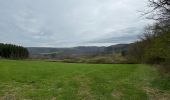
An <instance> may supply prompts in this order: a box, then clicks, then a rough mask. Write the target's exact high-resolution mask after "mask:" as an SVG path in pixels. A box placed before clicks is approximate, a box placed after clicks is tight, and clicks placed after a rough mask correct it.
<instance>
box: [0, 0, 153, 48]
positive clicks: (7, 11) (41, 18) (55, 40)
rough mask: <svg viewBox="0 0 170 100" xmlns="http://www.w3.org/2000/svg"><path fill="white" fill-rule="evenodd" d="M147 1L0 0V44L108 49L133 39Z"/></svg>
mask: <svg viewBox="0 0 170 100" xmlns="http://www.w3.org/2000/svg"><path fill="white" fill-rule="evenodd" d="M146 6H147V0H0V42H1V43H12V44H17V45H22V46H25V47H74V46H108V45H114V44H119V43H131V42H134V41H136V40H137V37H138V36H139V35H140V34H141V33H142V30H143V28H144V27H145V26H146V25H147V24H149V23H150V21H148V20H146V19H145V18H144V17H141V12H140V11H142V10H144V9H145V8H146Z"/></svg>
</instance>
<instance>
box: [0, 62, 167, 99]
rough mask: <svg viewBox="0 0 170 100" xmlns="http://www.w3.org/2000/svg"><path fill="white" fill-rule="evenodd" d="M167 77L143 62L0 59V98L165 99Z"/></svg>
mask: <svg viewBox="0 0 170 100" xmlns="http://www.w3.org/2000/svg"><path fill="white" fill-rule="evenodd" d="M168 99H170V78H169V77H168V76H166V75H162V74H161V73H160V72H158V70H157V69H156V68H155V67H152V66H149V65H144V64H76V63H61V62H47V61H15V60H0V100H168Z"/></svg>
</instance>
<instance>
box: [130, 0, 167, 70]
mask: <svg viewBox="0 0 170 100" xmlns="http://www.w3.org/2000/svg"><path fill="white" fill-rule="evenodd" d="M149 7H152V8H153V10H152V11H150V12H147V13H145V14H146V16H147V18H149V19H152V20H155V23H154V24H152V25H148V26H147V27H146V28H145V30H144V32H143V35H142V36H140V40H139V41H137V42H135V43H133V44H132V45H131V46H130V48H129V52H128V58H129V60H131V61H133V62H136V63H149V64H159V65H162V67H163V68H166V70H167V69H168V70H169V71H170V0H149Z"/></svg>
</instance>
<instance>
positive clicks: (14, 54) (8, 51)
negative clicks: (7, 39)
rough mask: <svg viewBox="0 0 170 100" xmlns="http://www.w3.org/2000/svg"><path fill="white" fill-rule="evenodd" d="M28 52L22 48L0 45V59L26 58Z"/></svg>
mask: <svg viewBox="0 0 170 100" xmlns="http://www.w3.org/2000/svg"><path fill="white" fill-rule="evenodd" d="M28 56H29V52H28V50H27V49H26V48H24V47H22V46H17V45H13V44H3V43H0V57H1V58H9V59H25V58H28Z"/></svg>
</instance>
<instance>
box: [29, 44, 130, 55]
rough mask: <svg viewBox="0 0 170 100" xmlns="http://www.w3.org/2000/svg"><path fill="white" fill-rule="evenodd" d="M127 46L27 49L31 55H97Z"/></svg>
mask: <svg viewBox="0 0 170 100" xmlns="http://www.w3.org/2000/svg"><path fill="white" fill-rule="evenodd" d="M128 46H129V44H118V45H112V46H108V47H96V46H79V47H73V48H46V47H28V48H27V49H28V51H29V53H30V54H31V55H48V54H55V55H97V54H101V53H111V52H119V51H125V50H127V48H128Z"/></svg>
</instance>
